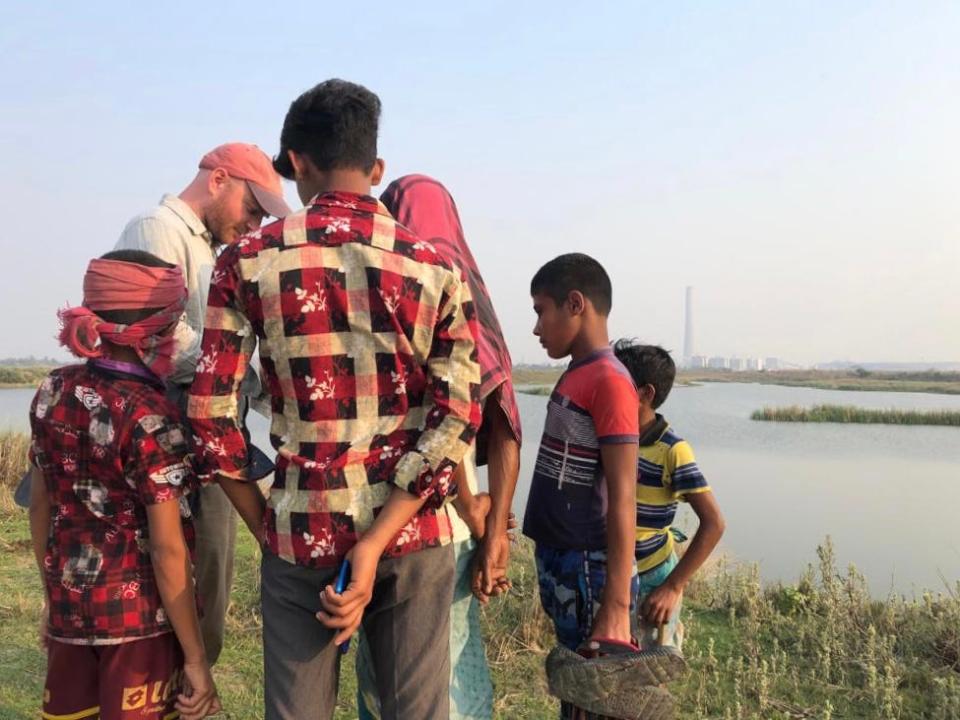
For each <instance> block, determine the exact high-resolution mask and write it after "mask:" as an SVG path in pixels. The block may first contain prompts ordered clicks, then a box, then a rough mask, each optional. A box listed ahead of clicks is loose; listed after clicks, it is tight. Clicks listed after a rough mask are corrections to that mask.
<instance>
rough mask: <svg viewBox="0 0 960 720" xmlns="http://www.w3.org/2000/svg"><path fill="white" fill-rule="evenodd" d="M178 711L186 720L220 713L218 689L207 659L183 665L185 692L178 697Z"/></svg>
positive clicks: (194, 719)
mask: <svg viewBox="0 0 960 720" xmlns="http://www.w3.org/2000/svg"><path fill="white" fill-rule="evenodd" d="M177 710H179V711H180V716H181V717H182V718H183V719H184V720H200V719H201V718H205V717H207V716H208V715H216V714H217V713H218V712H220V699H219V698H218V697H217V687H216V685H214V684H213V676H212V675H211V674H210V666H209V665H208V664H207V661H206V659H201V660H197V661H196V662H185V663H184V664H183V692H181V693H180V695H179V696H177Z"/></svg>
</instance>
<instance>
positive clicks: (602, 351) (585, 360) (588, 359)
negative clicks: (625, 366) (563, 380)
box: [567, 345, 613, 370]
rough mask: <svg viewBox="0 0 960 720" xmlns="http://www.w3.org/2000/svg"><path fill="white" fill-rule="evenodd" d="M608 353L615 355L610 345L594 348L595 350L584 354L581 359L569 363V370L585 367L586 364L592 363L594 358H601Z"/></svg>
mask: <svg viewBox="0 0 960 720" xmlns="http://www.w3.org/2000/svg"><path fill="white" fill-rule="evenodd" d="M608 355H613V348H612V347H610V346H609V345H608V346H606V347H602V348H598V349H597V350H594V351H593V352H590V353H588V354H587V355H584V356H583V357H582V358H580V359H579V360H576V361H572V362H571V363H570V364H569V365H567V370H573V369H574V368H578V367H583V366H584V365H588V364H589V363H592V362H593V361H594V360H599V359H600V358H602V357H605V356H608Z"/></svg>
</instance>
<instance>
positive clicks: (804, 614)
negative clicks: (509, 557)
mask: <svg viewBox="0 0 960 720" xmlns="http://www.w3.org/2000/svg"><path fill="white" fill-rule="evenodd" d="M0 452H3V453H4V454H2V455H0V457H2V458H4V462H5V463H6V468H7V470H6V471H5V472H4V474H3V475H0V500H2V499H3V498H7V501H2V502H0V508H2V509H0V718H2V719H3V720H19V719H23V720H27V718H34V717H36V716H37V707H38V704H39V699H40V696H41V693H42V686H43V672H44V656H43V654H42V652H41V651H40V650H39V648H38V647H37V643H36V635H37V623H38V621H39V609H40V605H41V602H40V589H39V580H38V579H37V576H36V569H35V567H34V563H33V559H32V556H31V553H30V548H29V541H28V538H29V533H28V527H27V519H26V514H25V513H24V512H23V511H20V510H16V509H13V508H12V505H11V504H10V503H9V502H8V495H9V492H10V490H11V487H10V486H11V485H12V483H13V482H14V481H15V476H16V475H18V474H19V472H18V470H19V468H22V467H23V463H24V462H25V455H24V453H25V444H24V443H23V441H22V439H18V437H17V436H15V435H9V434H8V435H4V436H0ZM11 468H14V469H16V470H17V472H13V473H11V472H9V469H11ZM257 553H258V551H257V549H256V548H255V547H254V545H253V543H251V542H250V540H249V538H248V536H247V534H246V533H241V535H240V542H239V547H238V553H237V578H236V584H235V589H234V595H233V603H232V605H231V608H230V612H229V615H228V637H227V641H226V648H225V650H224V654H223V656H222V659H221V661H220V663H219V664H218V666H217V668H216V669H215V674H216V678H217V682H218V685H219V688H220V692H221V697H222V698H223V704H224V707H225V712H224V713H223V715H222V717H224V718H231V719H233V720H254V719H255V718H259V717H262V709H261V708H262V668H261V663H262V655H261V649H260V615H259V609H258V599H257V598H258V593H257V587H258V582H259V571H258V567H259V565H258V557H257ZM511 575H512V577H513V580H514V585H515V586H514V590H513V591H512V592H511V593H510V594H509V595H507V596H506V598H505V599H503V600H500V601H494V602H493V603H491V605H490V606H489V607H488V608H487V609H486V610H485V611H484V612H483V618H482V620H483V627H484V636H485V639H486V647H487V654H488V657H489V660H490V663H491V667H492V670H493V676H494V682H495V685H496V717H497V718H502V719H504V720H506V719H508V718H509V719H510V720H513V719H515V718H554V717H556V713H557V710H556V707H557V706H556V703H555V702H554V701H553V700H552V699H551V698H550V697H549V696H548V695H547V694H546V684H545V679H544V676H543V658H544V656H545V654H546V652H547V651H548V650H549V648H550V647H551V645H552V640H551V630H550V627H549V625H548V624H547V622H546V620H545V618H544V617H543V614H542V612H541V611H540V609H539V602H538V600H537V583H536V576H535V571H534V569H533V561H532V555H531V550H530V547H529V545H527V544H522V545H521V546H520V547H519V548H518V550H517V552H516V553H515V557H514V561H513V563H512V565H511ZM685 606H686V607H685V610H684V623H685V625H686V628H687V642H686V646H685V652H686V654H687V657H688V659H689V660H690V664H691V673H690V674H689V675H688V677H687V678H686V679H685V680H683V681H681V682H679V683H677V684H676V685H675V686H674V687H672V690H673V691H674V692H675V693H676V695H677V697H678V700H679V707H680V712H679V714H678V717H679V718H682V719H684V720H694V719H706V718H711V719H716V720H735V719H736V720H747V719H750V720H754V719H756V720H788V719H793V718H818V719H826V718H861V719H863V720H867V719H869V720H881V719H882V720H887V719H906V718H923V719H925V720H948V719H952V720H955V719H956V718H958V717H960V584H957V585H954V586H952V587H949V588H947V587H945V588H943V592H942V593H924V594H923V595H921V596H920V597H918V598H914V599H903V598H899V597H891V598H888V599H885V600H875V599H871V598H870V597H869V595H868V594H867V589H866V583H865V582H864V579H863V577H862V576H860V574H859V573H857V571H856V570H855V569H853V568H851V569H849V570H848V571H846V572H843V573H841V572H839V571H838V570H837V568H836V564H835V562H834V556H833V549H832V547H831V546H830V543H829V541H827V542H826V543H825V544H824V546H823V547H821V548H819V549H818V551H817V555H816V562H815V564H814V565H812V566H810V567H809V568H807V569H806V570H805V571H804V572H803V573H802V575H801V577H800V579H799V580H798V581H797V582H796V583H794V584H790V585H767V586H764V585H762V584H761V582H760V579H759V573H758V570H757V568H756V567H755V566H742V565H736V564H732V563H729V562H727V561H724V560H722V559H721V560H720V561H718V562H716V563H714V564H713V565H712V566H711V567H710V568H709V569H708V570H707V571H706V572H704V573H702V576H701V577H700V578H698V579H697V580H696V581H695V582H694V583H693V585H692V586H691V587H690V588H689V589H688V592H687V594H686V597H685ZM354 687H355V680H354V677H353V671H352V656H348V657H347V660H346V662H345V663H344V666H343V673H342V691H341V695H340V698H341V699H340V705H339V708H338V711H337V715H336V717H337V718H338V719H342V720H345V719H346V718H353V717H356V711H355V707H354V702H353V689H354Z"/></svg>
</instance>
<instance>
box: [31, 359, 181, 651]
mask: <svg viewBox="0 0 960 720" xmlns="http://www.w3.org/2000/svg"><path fill="white" fill-rule="evenodd" d="M177 418H178V413H177V410H176V408H175V407H174V406H173V405H172V404H171V403H170V402H168V401H167V399H166V398H165V397H164V393H163V386H162V384H159V383H155V382H151V381H150V380H148V379H145V378H143V377H138V376H137V375H133V374H127V373H124V372H119V371H116V370H107V369H104V368H101V367H97V366H96V365H95V364H94V363H91V364H88V365H72V366H69V367H64V368H59V369H57V370H54V371H53V372H52V373H50V375H49V376H47V378H46V379H45V380H44V381H43V384H42V385H41V386H40V389H39V390H38V391H37V394H36V396H35V397H34V399H33V404H32V405H31V407H30V425H31V427H32V430H33V437H32V442H31V447H30V460H31V462H32V463H33V464H34V466H35V467H37V468H38V469H39V470H40V471H41V472H42V473H43V477H44V480H45V481H46V488H47V494H48V496H49V499H50V504H51V511H52V515H51V529H50V537H49V539H48V541H47V552H46V556H45V558H44V566H45V580H46V588H47V597H48V598H49V601H50V620H49V632H50V635H51V637H53V638H54V639H56V640H59V641H63V642H70V643H77V644H112V643H117V642H124V641H126V640H135V639H138V638H143V637H150V636H153V635H158V634H160V633H164V632H169V631H170V630H171V627H170V624H169V622H168V621H167V618H166V613H165V612H164V610H163V607H162V604H161V601H160V595H159V593H158V591H157V584H156V580H155V578H154V573H153V566H152V564H151V561H150V552H149V535H148V526H147V515H146V507H147V505H152V504H155V503H161V502H171V501H177V502H179V503H180V508H181V516H182V517H183V519H184V533H185V536H186V538H187V542H188V544H192V539H193V527H192V523H191V521H190V519H189V515H190V511H189V508H188V507H187V503H186V495H187V493H188V492H189V491H190V489H192V488H193V487H195V483H196V476H195V474H194V471H193V468H192V467H191V466H190V464H189V462H188V460H187V453H188V445H187V434H186V432H185V431H184V429H183V428H182V427H181V425H180V423H179V422H178V420H177Z"/></svg>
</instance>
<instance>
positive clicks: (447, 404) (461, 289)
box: [393, 272, 481, 506]
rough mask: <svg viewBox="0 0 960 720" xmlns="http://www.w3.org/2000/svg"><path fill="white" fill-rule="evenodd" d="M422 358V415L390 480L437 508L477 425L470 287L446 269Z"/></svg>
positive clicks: (474, 328)
mask: <svg viewBox="0 0 960 720" xmlns="http://www.w3.org/2000/svg"><path fill="white" fill-rule="evenodd" d="M443 297H444V298H445V301H444V302H441V304H440V311H439V313H438V318H437V324H436V327H435V329H434V335H433V343H432V346H431V352H430V357H429V358H428V359H427V377H428V381H427V389H428V393H427V396H428V398H429V400H428V402H427V403H426V406H425V407H426V419H425V422H424V425H423V428H424V429H423V431H422V432H421V434H420V436H419V438H418V439H417V442H416V445H415V447H414V449H413V450H411V451H410V452H408V453H406V454H405V455H404V456H403V457H401V458H400V461H399V462H398V463H397V466H396V470H395V472H394V475H393V483H394V484H395V485H396V486H397V487H399V488H401V489H402V490H405V491H406V492H408V493H410V494H412V495H416V496H417V497H421V498H428V499H429V500H428V504H429V505H432V506H439V505H441V504H442V503H443V501H444V499H445V498H446V497H447V496H448V495H450V494H451V493H453V492H455V491H456V487H455V486H454V485H453V482H452V479H453V471H454V470H455V469H456V468H457V466H458V465H459V464H460V461H461V460H463V457H464V456H465V455H466V454H467V451H468V450H469V449H470V445H471V443H472V442H473V439H474V437H476V434H477V430H478V428H479V427H480V420H481V405H480V365H479V364H478V362H477V340H476V339H477V323H476V317H475V315H474V310H473V301H472V298H471V297H470V290H469V289H468V287H467V285H466V284H465V283H464V282H462V281H461V280H460V279H459V278H458V277H457V275H455V274H454V273H452V272H451V273H450V274H449V275H448V278H447V283H446V287H445V288H444V293H443Z"/></svg>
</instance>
